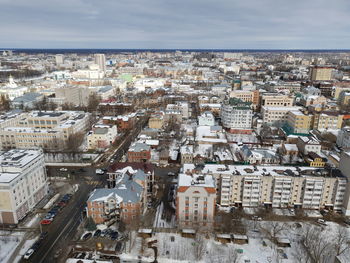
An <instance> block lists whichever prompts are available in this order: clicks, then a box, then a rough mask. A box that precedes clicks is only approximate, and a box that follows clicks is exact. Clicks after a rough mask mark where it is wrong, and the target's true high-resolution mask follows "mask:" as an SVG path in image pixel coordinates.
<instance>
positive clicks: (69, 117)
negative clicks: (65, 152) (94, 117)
mask: <svg viewBox="0 0 350 263" xmlns="http://www.w3.org/2000/svg"><path fill="white" fill-rule="evenodd" d="M89 125H90V114H89V113H85V112H82V111H54V112H53V111H45V112H43V111H32V112H29V113H22V114H20V115H17V116H15V117H8V118H5V120H3V121H2V122H1V123H0V149H12V148H22V149H28V148H32V147H42V148H44V149H50V150H62V149H64V147H65V146H66V143H67V141H68V139H69V138H70V136H71V135H75V134H77V133H85V130H86V129H87V128H88V126H89Z"/></svg>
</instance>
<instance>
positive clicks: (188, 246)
mask: <svg viewBox="0 0 350 263" xmlns="http://www.w3.org/2000/svg"><path fill="white" fill-rule="evenodd" d="M315 222H316V221H315ZM245 224H246V227H247V229H248V230H249V231H248V232H247V236H248V238H249V243H248V244H234V243H229V244H222V243H220V242H218V241H216V240H215V237H214V236H213V234H209V236H208V235H206V234H198V233H197V235H196V237H195V238H185V237H182V236H181V235H180V234H179V233H176V232H174V233H155V234H154V235H153V237H152V238H150V239H148V240H146V242H144V241H143V240H142V238H141V237H138V236H137V235H136V233H135V232H134V233H132V238H131V240H132V241H131V242H130V245H129V247H128V249H127V250H126V253H127V254H125V255H123V256H124V257H125V259H132V258H135V259H136V258H137V256H139V255H142V256H143V257H144V258H145V259H146V258H147V259H148V260H151V259H152V258H153V255H154V252H153V250H152V249H149V248H147V245H146V244H147V242H149V241H151V240H157V243H155V244H154V245H155V246H156V247H157V248H158V262H160V263H162V262H173V263H175V262H176V263H180V262H181V263H185V262H191V263H231V262H239V263H245V262H251V263H253V262H254V263H257V262H258V263H262V262H266V263H275V262H282V263H294V262H300V257H301V258H302V259H305V257H306V255H307V254H306V252H305V251H304V250H303V249H302V248H301V238H302V237H304V236H305V231H306V230H307V229H312V231H319V233H320V235H321V236H322V237H321V238H322V239H321V240H325V241H326V242H328V244H329V248H330V250H329V251H330V252H329V254H332V253H334V249H333V246H334V244H335V242H336V241H335V240H336V238H337V235H339V232H342V233H345V234H346V235H347V237H348V238H349V237H350V228H346V227H343V226H339V225H338V224H336V223H333V222H327V226H321V225H319V224H317V223H299V224H296V223H295V222H271V221H261V222H255V223H254V222H252V220H246V222H245ZM253 224H257V226H256V228H257V230H254V231H253V230H252V229H253V227H252V226H253ZM272 229H274V231H276V233H275V234H276V235H275V236H276V237H277V238H282V239H286V240H288V241H289V242H290V245H291V247H280V246H277V245H276V244H275V243H273V242H272V241H271V233H272V232H273V231H272ZM344 246H347V244H346V243H344ZM142 247H143V249H142ZM141 251H143V252H141ZM327 256H328V255H327ZM342 256H343V257H345V258H350V249H348V250H346V251H345V252H344V253H343V254H342ZM233 258H236V259H237V261H234V260H233ZM333 259H334V254H333ZM142 262H147V260H144V261H142ZM328 262H333V261H328ZM349 262H350V261H349Z"/></svg>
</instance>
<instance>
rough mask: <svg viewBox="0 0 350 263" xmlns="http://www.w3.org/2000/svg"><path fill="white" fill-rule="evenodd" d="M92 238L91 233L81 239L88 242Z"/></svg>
mask: <svg viewBox="0 0 350 263" xmlns="http://www.w3.org/2000/svg"><path fill="white" fill-rule="evenodd" d="M91 237H92V234H91V233H86V234H85V235H83V237H82V238H81V239H82V240H88V239H89V238H91Z"/></svg>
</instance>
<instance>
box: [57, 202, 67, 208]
mask: <svg viewBox="0 0 350 263" xmlns="http://www.w3.org/2000/svg"><path fill="white" fill-rule="evenodd" d="M57 205H58V206H60V207H65V206H66V205H67V203H66V202H64V201H60V202H59V203H58V204H57Z"/></svg>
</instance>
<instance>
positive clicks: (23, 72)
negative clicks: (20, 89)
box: [0, 69, 42, 82]
mask: <svg viewBox="0 0 350 263" xmlns="http://www.w3.org/2000/svg"><path fill="white" fill-rule="evenodd" d="M41 74H42V72H41V71H38V70H33V69H19V70H11V71H0V81H1V82H6V81H7V80H8V78H9V76H10V75H11V76H12V77H13V78H15V79H21V78H29V77H36V76H40V75H41Z"/></svg>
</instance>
